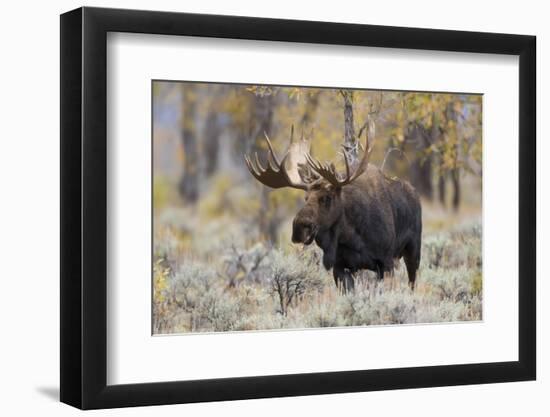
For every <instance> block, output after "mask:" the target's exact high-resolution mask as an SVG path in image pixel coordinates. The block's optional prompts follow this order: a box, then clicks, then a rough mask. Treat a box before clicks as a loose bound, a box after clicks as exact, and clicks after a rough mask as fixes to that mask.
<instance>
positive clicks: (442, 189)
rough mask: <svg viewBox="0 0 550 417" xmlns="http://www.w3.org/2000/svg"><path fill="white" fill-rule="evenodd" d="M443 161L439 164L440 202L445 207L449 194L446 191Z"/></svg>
mask: <svg viewBox="0 0 550 417" xmlns="http://www.w3.org/2000/svg"><path fill="white" fill-rule="evenodd" d="M442 165H443V164H442V163H440V164H439V178H438V188H439V202H440V203H441V205H442V206H443V207H445V200H446V199H447V194H446V192H445V174H444V173H443V167H442Z"/></svg>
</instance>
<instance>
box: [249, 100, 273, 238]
mask: <svg viewBox="0 0 550 417" xmlns="http://www.w3.org/2000/svg"><path fill="white" fill-rule="evenodd" d="M254 104H255V105H254V109H255V114H254V116H255V117H254V118H255V125H256V129H255V132H254V133H257V134H256V137H254V138H253V140H254V148H255V150H256V151H257V152H258V153H259V154H261V153H262V151H261V150H262V149H263V148H262V147H261V146H260V143H261V142H262V141H263V137H264V132H266V133H267V134H268V135H269V134H271V130H272V127H273V126H272V125H273V104H274V97H273V95H268V96H263V97H262V96H255V98H254ZM270 191H271V190H270V189H269V188H268V187H266V186H262V191H261V194H260V211H259V213H258V220H259V221H258V225H259V232H260V235H261V236H264V237H265V238H266V239H269V240H270V241H271V242H274V241H275V240H276V239H277V233H276V229H277V228H276V227H275V226H274V225H273V224H272V223H273V221H274V219H273V217H272V216H269V212H270V209H271V210H272V209H273V208H272V207H270V206H269V193H270Z"/></svg>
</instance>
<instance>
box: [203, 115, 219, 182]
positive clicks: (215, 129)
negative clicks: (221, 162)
mask: <svg viewBox="0 0 550 417" xmlns="http://www.w3.org/2000/svg"><path fill="white" fill-rule="evenodd" d="M220 134H221V129H220V122H219V118H218V113H217V112H216V111H215V110H210V111H209V112H208V116H207V117H206V125H205V126H204V142H203V151H204V173H205V175H206V177H210V176H212V174H214V173H215V172H216V170H217V169H218V154H219V149H220Z"/></svg>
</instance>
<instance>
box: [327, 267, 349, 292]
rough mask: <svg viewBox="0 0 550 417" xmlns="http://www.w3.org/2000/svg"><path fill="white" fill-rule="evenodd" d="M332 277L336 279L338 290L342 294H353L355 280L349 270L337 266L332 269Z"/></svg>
mask: <svg viewBox="0 0 550 417" xmlns="http://www.w3.org/2000/svg"><path fill="white" fill-rule="evenodd" d="M332 275H333V277H334V283H335V284H336V288H338V291H339V292H340V293H342V294H346V293H347V292H348V291H350V292H353V290H354V288H355V282H354V280H353V275H352V274H351V272H350V271H349V270H348V269H345V268H342V267H339V266H335V267H334V268H333V269H332Z"/></svg>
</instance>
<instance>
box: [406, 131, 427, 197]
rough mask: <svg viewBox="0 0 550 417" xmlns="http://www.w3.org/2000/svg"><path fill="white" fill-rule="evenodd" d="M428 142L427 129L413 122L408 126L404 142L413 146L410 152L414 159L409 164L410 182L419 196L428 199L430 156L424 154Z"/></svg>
mask: <svg viewBox="0 0 550 417" xmlns="http://www.w3.org/2000/svg"><path fill="white" fill-rule="evenodd" d="M430 135H432V134H430ZM430 142H431V139H429V138H428V131H427V129H426V128H425V127H424V126H423V125H421V124H419V123H413V124H412V125H411V126H410V128H409V129H408V134H407V137H406V138H405V143H406V144H412V148H413V149H412V152H411V154H412V155H414V159H413V160H412V162H411V166H410V170H411V173H410V179H411V183H412V185H414V187H415V188H416V190H417V191H418V193H419V194H420V195H421V196H423V197H425V198H427V199H429V200H431V199H432V198H433V187H432V157H431V156H430V155H426V150H427V149H428V148H429V147H430Z"/></svg>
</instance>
